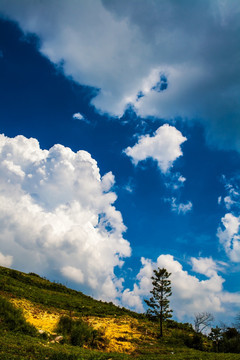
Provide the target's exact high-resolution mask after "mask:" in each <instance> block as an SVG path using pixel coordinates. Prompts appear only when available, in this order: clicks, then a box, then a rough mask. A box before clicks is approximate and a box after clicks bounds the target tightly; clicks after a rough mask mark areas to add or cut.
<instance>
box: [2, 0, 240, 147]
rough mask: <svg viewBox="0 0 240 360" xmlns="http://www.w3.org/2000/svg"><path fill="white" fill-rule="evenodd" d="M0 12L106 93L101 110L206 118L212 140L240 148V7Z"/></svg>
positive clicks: (110, 4) (64, 6)
mask: <svg viewBox="0 0 240 360" xmlns="http://www.w3.org/2000/svg"><path fill="white" fill-rule="evenodd" d="M0 12H1V14H2V16H7V17H9V18H10V19H13V20H16V21H17V22H18V23H19V24H20V26H21V28H22V29H23V30H24V31H25V32H33V33H36V34H37V35H38V36H39V37H40V40H41V42H40V51H41V53H42V54H44V55H45V56H47V57H48V58H49V59H50V60H51V61H52V62H53V63H55V64H58V63H59V62H61V63H62V64H63V69H64V72H65V74H66V75H67V76H71V77H72V78H73V79H74V80H75V81H77V82H79V83H81V84H86V85H90V86H94V87H96V88H98V89H100V91H99V93H98V95H97V96H96V97H95V98H94V99H93V104H94V105H95V107H96V108H97V109H99V111H101V112H107V113H110V114H113V115H116V116H121V115H122V114H123V112H124V110H125V108H126V106H127V104H129V103H132V104H134V106H135V108H136V111H137V112H138V114H139V115H141V116H142V117H143V116H156V117H161V118H166V119H172V118H174V117H176V116H180V117H183V118H189V119H193V118H198V119H202V120H203V121H204V123H205V124H206V125H207V130H208V132H207V136H208V140H209V141H210V142H211V143H212V142H213V143H214V144H217V145H218V146H221V147H228V148H235V149H238V150H239V141H238V139H239V130H240V126H239V121H238V119H239V115H240V104H239V90H240V71H239V62H238V58H239V54H240V48H239V43H240V32H239V19H240V4H239V2H237V1H234V0H229V1H221V0H210V1H208V2H202V1H194V2H193V1H185V2H179V1H176V0H171V1H158V0H151V1H147V2H144V1H141V2H140V3H139V1H138V0H132V1H128V0H122V1H121V2H119V1H118V0H112V1H106V0H102V1H100V0H97V1H93V0H89V1H78V2H72V1H69V2H67V1H64V0H58V1H56V0H51V1H48V2H42V1H40V0H22V1H21V2H19V1H18V0H12V1H8V0H2V1H1V4H0ZM149 19H151V21H149ZM62 60H63V61H62Z"/></svg>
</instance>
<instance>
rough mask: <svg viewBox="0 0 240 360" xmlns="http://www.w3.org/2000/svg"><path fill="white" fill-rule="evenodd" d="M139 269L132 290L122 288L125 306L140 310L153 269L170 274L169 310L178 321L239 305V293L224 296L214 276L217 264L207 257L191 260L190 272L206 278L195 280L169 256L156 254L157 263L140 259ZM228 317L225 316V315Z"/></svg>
mask: <svg viewBox="0 0 240 360" xmlns="http://www.w3.org/2000/svg"><path fill="white" fill-rule="evenodd" d="M141 261H142V268H141V270H140V272H139V274H138V276H137V280H138V282H137V283H136V284H135V285H134V288H133V290H132V291H131V290H129V289H126V290H125V291H124V294H123V302H125V305H129V306H133V307H135V308H136V309H139V310H143V305H142V301H143V299H144V298H146V297H147V296H149V292H150V290H151V289H152V283H151V276H152V274H153V269H155V268H156V267H160V268H163V267H164V268H166V269H167V270H168V271H169V272H170V273H171V278H170V279H171V285H172V296H171V298H170V307H171V308H172V309H173V310H174V315H175V316H177V317H178V319H187V320H188V321H189V320H192V319H193V317H194V313H196V312H202V311H209V312H211V313H215V314H217V313H219V314H221V317H223V313H224V311H226V309H228V307H229V306H230V305H232V304H234V305H239V303H240V294H239V293H228V292H226V291H224V289H223V282H224V279H223V278H222V277H221V276H219V275H218V274H217V270H218V269H219V265H218V264H216V263H215V262H214V261H213V260H212V259H211V258H210V259H209V258H206V259H204V258H200V259H195V258H192V259H191V263H192V266H193V270H194V271H195V272H198V273H200V274H204V275H206V276H207V279H206V280H199V279H198V278H197V277H196V276H193V275H190V274H189V273H188V272H187V271H185V270H183V267H182V265H181V264H180V263H179V262H178V261H177V260H174V258H173V256H172V255H160V256H159V257H158V259H157V262H156V263H155V262H152V261H151V260H149V259H144V258H142V260H141ZM228 315H229V314H228Z"/></svg>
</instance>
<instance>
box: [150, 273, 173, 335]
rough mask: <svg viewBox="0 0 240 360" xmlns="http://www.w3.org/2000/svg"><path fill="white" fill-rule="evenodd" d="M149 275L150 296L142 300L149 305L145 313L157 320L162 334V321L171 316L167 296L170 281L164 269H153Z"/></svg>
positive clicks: (170, 292) (170, 293)
mask: <svg viewBox="0 0 240 360" xmlns="http://www.w3.org/2000/svg"><path fill="white" fill-rule="evenodd" d="M153 273H154V275H153V276H152V277H151V279H152V285H153V289H152V290H151V291H150V293H151V294H152V296H151V297H150V299H149V300H144V301H145V302H146V304H147V305H148V306H149V308H150V309H148V311H147V313H148V314H149V315H151V316H153V317H155V318H157V319H158V320H159V330H160V331H159V335H160V336H161V337H162V336H163V321H164V320H167V319H169V318H171V317H172V314H171V313H172V310H170V309H169V300H168V297H169V296H171V295H172V291H171V281H170V280H169V277H170V275H171V273H168V272H167V270H166V269H164V268H163V269H160V268H158V269H157V270H153Z"/></svg>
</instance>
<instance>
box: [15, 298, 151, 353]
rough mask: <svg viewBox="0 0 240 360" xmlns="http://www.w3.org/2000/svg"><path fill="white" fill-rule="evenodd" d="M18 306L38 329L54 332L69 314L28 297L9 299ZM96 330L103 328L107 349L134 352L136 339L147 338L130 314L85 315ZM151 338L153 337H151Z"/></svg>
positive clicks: (85, 318) (85, 319) (84, 318)
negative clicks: (60, 319) (111, 316)
mask: <svg viewBox="0 0 240 360" xmlns="http://www.w3.org/2000/svg"><path fill="white" fill-rule="evenodd" d="M9 300H10V301H11V302H12V303H13V304H14V305H15V306H16V307H18V308H21V309H22V310H23V314H24V316H25V318H26V320H27V321H28V322H29V323H30V324H32V325H34V326H35V327H36V328H37V329H38V330H43V331H46V332H48V333H54V331H55V328H56V325H57V322H58V320H59V318H60V317H61V316H62V315H67V314H68V313H67V311H61V310H59V311H57V310H53V309H51V313H50V309H49V310H48V311H46V309H44V308H42V307H41V306H39V305H35V304H33V303H31V302H30V301H28V300H26V299H16V298H11V299H9ZM83 320H84V321H87V322H88V324H89V325H91V326H92V327H93V328H94V329H96V330H101V331H102V332H103V334H104V337H105V338H106V339H107V343H108V345H107V347H106V348H105V351H109V352H120V353H124V352H125V353H132V352H133V351H134V350H136V348H137V344H136V340H143V339H145V340H146V337H148V338H149V336H146V334H144V335H143V333H142V332H140V331H139V330H138V327H139V322H138V320H136V319H133V318H130V317H128V316H125V317H119V318H110V317H106V318H100V317H94V316H89V317H83ZM150 338H151V337H150Z"/></svg>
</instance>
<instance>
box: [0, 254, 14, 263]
mask: <svg viewBox="0 0 240 360" xmlns="http://www.w3.org/2000/svg"><path fill="white" fill-rule="evenodd" d="M12 261H13V258H12V256H10V255H3V254H2V253H1V252H0V266H5V267H10V266H11V265H12Z"/></svg>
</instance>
